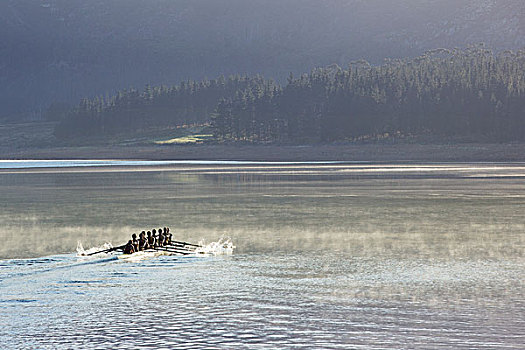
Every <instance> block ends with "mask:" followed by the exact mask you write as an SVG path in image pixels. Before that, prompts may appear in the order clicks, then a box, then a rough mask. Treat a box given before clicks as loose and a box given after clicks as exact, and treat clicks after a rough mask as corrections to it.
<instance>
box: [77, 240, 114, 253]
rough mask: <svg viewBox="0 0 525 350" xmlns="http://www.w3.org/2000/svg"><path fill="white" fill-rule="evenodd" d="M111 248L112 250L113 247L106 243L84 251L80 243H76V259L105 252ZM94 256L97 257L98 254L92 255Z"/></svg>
mask: <svg viewBox="0 0 525 350" xmlns="http://www.w3.org/2000/svg"><path fill="white" fill-rule="evenodd" d="M111 248H113V245H112V244H111V243H108V242H106V243H104V244H103V245H101V246H99V247H91V248H89V249H88V250H85V249H84V246H83V245H82V242H81V241H78V242H77V257H85V256H87V255H88V254H91V253H95V252H102V251H106V250H108V249H111ZM94 255H98V254H94Z"/></svg>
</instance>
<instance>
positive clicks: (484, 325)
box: [0, 163, 525, 349]
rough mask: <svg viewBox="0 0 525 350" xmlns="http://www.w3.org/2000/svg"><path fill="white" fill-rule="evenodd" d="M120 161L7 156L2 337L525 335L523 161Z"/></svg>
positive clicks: (234, 340)
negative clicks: (153, 245)
mask: <svg viewBox="0 0 525 350" xmlns="http://www.w3.org/2000/svg"><path fill="white" fill-rule="evenodd" d="M118 165H119V166H118V167H115V166H114V165H112V164H108V165H105V166H104V167H97V168H92V167H86V165H79V166H78V167H77V166H73V167H69V168H61V169H54V168H45V169H44V168H34V167H33V168H32V169H20V167H14V166H13V167H11V168H10V167H8V166H6V167H5V168H4V169H3V170H0V241H1V242H2V243H1V244H0V259H1V260H0V292H1V294H0V325H1V327H0V344H2V345H1V347H2V348H7V349H24V348H27V349H42V348H43V349H46V348H49V349H56V348H58V349H70V348H81V349H90V348H97V349H99V348H123V349H140V348H165V349H172V348H177V349H179V348H180V349H186V348H218V349H233V348H246V349H254V348H255V349H256V348H263V349H275V348H284V349H289V348H308V349H310V348H320V349H330V348H342V349H355V348H362V349H406V348H419V349H429V348H451V349H496V348H497V349H523V345H524V344H525V331H524V329H525V288H524V282H523V280H524V279H525V259H524V251H525V249H524V248H525V246H524V241H525V240H524V237H525V234H524V229H525V215H524V214H523V212H524V209H525V206H524V205H525V165H523V164H405V165H401V164H250V163H246V164H219V163H201V164H197V163H184V164H165V163H164V164H151V165H144V164H140V167H137V166H138V165H137V164H128V165H127V166H121V165H122V164H118ZM161 226H170V227H171V228H172V231H174V232H175V234H176V238H177V239H180V240H186V241H192V242H198V241H203V242H213V241H216V240H218V239H219V238H220V237H221V236H229V237H231V238H232V240H233V242H234V244H235V245H236V247H237V248H236V250H235V252H234V254H233V255H232V256H185V257H180V256H159V257H154V258H148V259H143V260H134V261H129V260H122V259H119V258H118V257H117V255H111V254H105V255H99V256H96V257H93V258H86V257H77V256H76V254H75V253H74V251H75V248H76V246H77V241H79V240H80V241H81V242H82V244H83V245H84V247H86V248H87V247H93V246H100V245H101V244H103V243H104V242H106V241H108V242H111V243H113V244H121V243H123V242H124V241H126V240H127V239H128V236H129V234H130V233H133V232H137V231H140V230H142V229H149V228H153V227H161Z"/></svg>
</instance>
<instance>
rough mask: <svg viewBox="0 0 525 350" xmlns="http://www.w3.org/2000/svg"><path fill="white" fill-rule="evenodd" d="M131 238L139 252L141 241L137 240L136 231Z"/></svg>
mask: <svg viewBox="0 0 525 350" xmlns="http://www.w3.org/2000/svg"><path fill="white" fill-rule="evenodd" d="M131 238H132V243H133V248H135V251H136V252H138V251H139V241H138V240H137V234H135V233H134V234H132V235H131Z"/></svg>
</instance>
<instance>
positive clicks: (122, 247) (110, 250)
mask: <svg viewBox="0 0 525 350" xmlns="http://www.w3.org/2000/svg"><path fill="white" fill-rule="evenodd" d="M125 246H126V245H125V244H124V245H121V246H120V247H113V248H109V249H104V250H101V251H99V252H93V253H89V254H86V255H85V256H90V255H95V254H101V253H108V252H112V251H114V250H119V249H124V247H125Z"/></svg>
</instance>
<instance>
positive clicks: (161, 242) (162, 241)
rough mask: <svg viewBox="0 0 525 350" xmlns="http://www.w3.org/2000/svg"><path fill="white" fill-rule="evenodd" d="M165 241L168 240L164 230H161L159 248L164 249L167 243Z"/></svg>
mask: <svg viewBox="0 0 525 350" xmlns="http://www.w3.org/2000/svg"><path fill="white" fill-rule="evenodd" d="M165 239H166V237H165V236H164V234H163V233H162V230H159V241H158V244H159V247H162V246H163V245H164V243H166V242H165Z"/></svg>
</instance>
